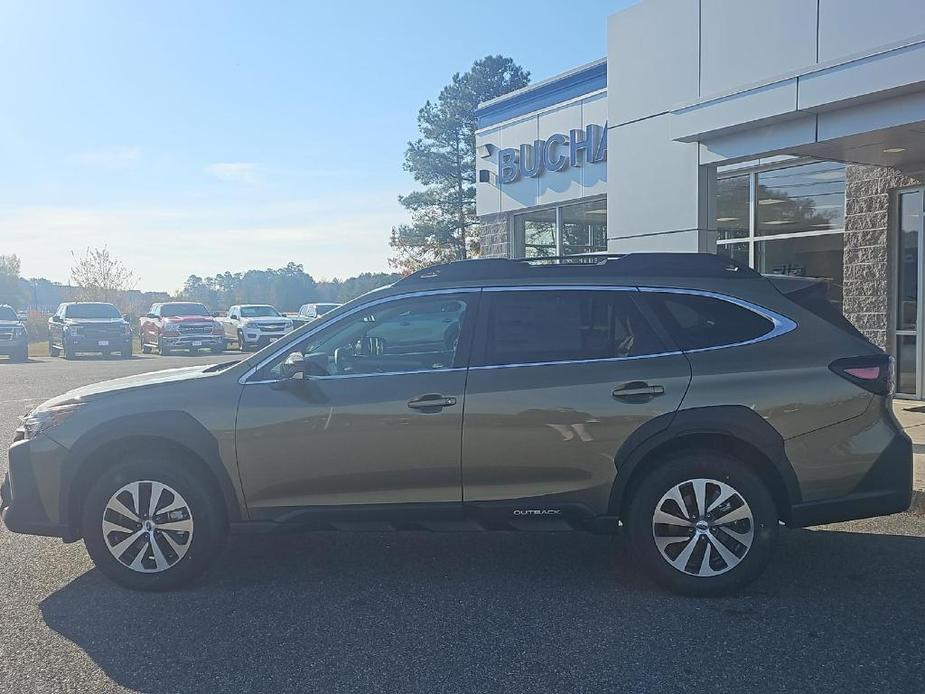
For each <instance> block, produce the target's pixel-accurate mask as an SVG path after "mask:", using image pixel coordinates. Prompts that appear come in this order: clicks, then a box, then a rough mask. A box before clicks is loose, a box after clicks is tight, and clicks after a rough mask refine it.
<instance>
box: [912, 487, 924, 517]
mask: <svg viewBox="0 0 925 694" xmlns="http://www.w3.org/2000/svg"><path fill="white" fill-rule="evenodd" d="M909 513H917V514H919V515H920V516H925V491H922V490H921V489H913V490H912V505H911V506H909Z"/></svg>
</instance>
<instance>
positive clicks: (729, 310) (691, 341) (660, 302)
mask: <svg viewBox="0 0 925 694" xmlns="http://www.w3.org/2000/svg"><path fill="white" fill-rule="evenodd" d="M647 299H648V301H650V302H652V304H653V308H654V309H655V311H656V313H657V314H658V316H659V318H660V319H661V320H662V322H663V323H664V324H665V327H667V328H668V331H669V332H670V333H671V336H672V337H673V338H674V340H675V342H677V344H678V347H680V348H681V349H683V350H692V349H706V348H709V347H724V346H727V345H735V344H739V343H741V342H748V341H749V340H755V339H757V338H759V337H762V336H764V335H767V334H768V333H769V332H771V330H773V329H774V324H773V323H772V322H771V321H770V320H769V319H767V318H765V317H764V316H762V315H760V314H758V313H755V312H754V311H752V310H750V309H747V308H745V307H744V306H739V305H737V304H734V303H732V302H730V301H726V300H724V299H719V298H714V297H710V296H700V295H697V294H672V293H669V292H653V293H652V294H649V295H648V297H647Z"/></svg>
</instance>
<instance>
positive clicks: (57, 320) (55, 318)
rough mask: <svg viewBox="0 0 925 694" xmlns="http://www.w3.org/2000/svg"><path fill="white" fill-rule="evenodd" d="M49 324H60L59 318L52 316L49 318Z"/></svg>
mask: <svg viewBox="0 0 925 694" xmlns="http://www.w3.org/2000/svg"><path fill="white" fill-rule="evenodd" d="M51 322H52V323H60V322H61V316H52V317H51Z"/></svg>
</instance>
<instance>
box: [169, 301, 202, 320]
mask: <svg viewBox="0 0 925 694" xmlns="http://www.w3.org/2000/svg"><path fill="white" fill-rule="evenodd" d="M161 315H162V316H164V317H165V318H170V317H173V316H208V315H209V309H207V308H206V307H205V306H203V305H202V304H164V305H163V306H161Z"/></svg>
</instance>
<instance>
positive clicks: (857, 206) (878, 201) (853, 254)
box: [844, 164, 919, 351]
mask: <svg viewBox="0 0 925 694" xmlns="http://www.w3.org/2000/svg"><path fill="white" fill-rule="evenodd" d="M845 177H846V189H845V260H844V264H845V283H844V300H845V304H844V311H845V316H846V317H847V318H848V319H849V320H850V321H851V322H852V323H854V325H855V326H856V327H857V328H858V330H860V331H861V332H863V333H864V334H865V335H867V337H868V338H870V340H871V341H872V342H873V343H874V344H876V345H879V346H880V347H882V348H883V349H886V350H889V351H892V345H888V344H887V337H888V335H889V334H890V329H891V328H892V327H893V324H892V313H891V311H892V306H893V302H892V295H893V285H892V283H891V278H893V277H894V276H895V264H896V248H895V244H896V239H895V238H894V237H895V234H890V229H891V228H892V224H893V223H894V221H893V217H892V214H893V213H894V211H893V210H892V209H891V206H892V200H893V195H892V191H893V190H895V189H896V188H899V187H902V186H909V185H918V183H919V182H918V181H916V180H914V179H911V178H909V177H908V176H906V175H905V174H903V173H902V172H901V171H897V170H896V169H890V168H885V167H881V166H866V165H860V164H851V165H849V166H848V167H847V169H846V172H845Z"/></svg>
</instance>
